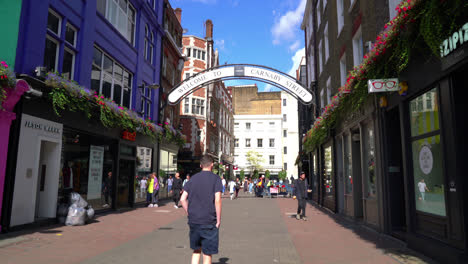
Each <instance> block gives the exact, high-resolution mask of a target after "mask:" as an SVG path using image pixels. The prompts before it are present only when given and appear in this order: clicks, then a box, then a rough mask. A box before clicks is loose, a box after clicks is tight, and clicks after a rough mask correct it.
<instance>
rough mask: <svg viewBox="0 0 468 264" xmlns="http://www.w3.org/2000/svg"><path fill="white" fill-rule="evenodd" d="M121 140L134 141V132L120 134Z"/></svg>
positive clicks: (125, 131)
mask: <svg viewBox="0 0 468 264" xmlns="http://www.w3.org/2000/svg"><path fill="white" fill-rule="evenodd" d="M122 139H125V140H129V141H135V139H136V132H128V131H127V130H124V131H123V132H122Z"/></svg>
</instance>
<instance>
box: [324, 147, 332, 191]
mask: <svg viewBox="0 0 468 264" xmlns="http://www.w3.org/2000/svg"><path fill="white" fill-rule="evenodd" d="M323 165H324V166H323V184H324V189H325V195H326V196H333V188H334V186H333V184H334V182H333V175H332V168H333V167H332V166H333V164H332V147H331V146H329V147H326V148H325V149H324V164H323Z"/></svg>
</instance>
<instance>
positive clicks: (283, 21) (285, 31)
mask: <svg viewBox="0 0 468 264" xmlns="http://www.w3.org/2000/svg"><path fill="white" fill-rule="evenodd" d="M300 1H301V2H300V3H299V6H298V7H297V8H296V9H295V10H293V11H288V12H287V13H286V14H284V15H283V16H281V17H280V18H279V19H277V21H276V22H275V24H274V25H273V28H272V29H271V33H272V34H273V44H280V43H281V41H283V40H287V41H288V40H291V39H294V37H295V35H296V32H297V31H298V30H299V25H300V23H301V21H302V16H303V14H304V9H305V5H306V2H307V1H306V0H300Z"/></svg>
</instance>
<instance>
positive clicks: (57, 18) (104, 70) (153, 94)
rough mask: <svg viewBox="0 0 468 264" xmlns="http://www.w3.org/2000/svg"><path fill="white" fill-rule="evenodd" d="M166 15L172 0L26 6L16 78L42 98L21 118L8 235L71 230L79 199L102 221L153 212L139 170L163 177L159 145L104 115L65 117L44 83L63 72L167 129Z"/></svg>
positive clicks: (29, 99)
mask: <svg viewBox="0 0 468 264" xmlns="http://www.w3.org/2000/svg"><path fill="white" fill-rule="evenodd" d="M163 9H164V1H163V0H73V1H71V0H23V2H22V7H21V17H20V23H19V34H18V46H17V50H16V59H15V66H14V71H15V72H16V73H17V77H18V78H20V79H24V80H26V81H27V82H28V83H29V85H30V87H31V88H32V89H33V91H35V92H31V91H30V92H27V93H26V94H25V96H23V97H22V98H21V100H20V101H19V102H18V104H17V105H16V107H15V110H14V111H15V114H16V119H15V120H14V121H13V122H12V125H11V129H10V137H9V149H8V157H7V168H6V173H5V190H4V193H3V203H2V205H3V206H2V208H1V210H2V214H1V217H0V224H1V227H2V232H3V231H11V230H17V229H21V228H22V227H23V226H24V225H29V224H32V223H36V222H41V221H57V220H58V221H59V222H64V221H65V216H63V215H60V210H57V208H60V207H61V206H64V205H65V204H67V203H68V201H67V200H68V197H69V194H70V193H71V192H77V193H79V194H80V195H81V196H82V197H83V198H84V199H85V200H87V202H88V203H89V204H90V205H91V206H92V207H93V208H94V209H95V210H98V211H99V210H109V209H119V208H127V207H133V206H134V205H135V204H136V203H142V202H145V200H146V190H143V189H142V188H140V186H139V185H140V180H141V179H142V177H143V176H146V175H143V174H140V173H139V170H140V168H141V167H143V166H144V167H145V168H147V170H146V172H145V173H147V171H157V160H158V157H157V156H158V155H157V153H158V151H157V149H158V146H157V145H156V144H155V142H154V140H153V139H151V138H149V137H147V136H145V135H143V134H140V133H138V132H137V133H136V138H133V139H130V140H129V138H123V137H122V129H121V128H108V127H105V126H103V125H102V123H101V122H100V121H99V114H93V115H92V117H91V118H89V117H87V116H86V115H84V114H83V113H78V112H74V111H70V110H65V111H63V112H62V113H60V114H57V113H56V112H55V111H54V110H53V108H52V102H51V97H50V96H48V95H49V93H50V92H51V88H50V87H48V86H47V85H46V84H45V83H44V74H45V73H46V72H49V71H52V72H53V71H56V72H58V73H59V74H61V75H62V76H63V77H64V78H68V79H71V80H74V81H76V82H77V83H78V84H79V85H81V86H84V87H86V88H89V89H92V90H94V91H96V92H97V93H98V94H102V95H103V96H105V97H106V98H110V99H111V100H113V101H115V102H116V103H117V104H119V105H121V106H125V107H128V108H129V109H132V110H134V111H135V112H137V113H138V114H139V115H140V116H141V117H142V118H144V119H147V118H151V120H154V122H158V117H159V114H158V110H159V108H158V106H159V94H160V93H159V91H158V90H157V87H159V83H160V79H161V78H160V74H161V63H162V57H161V50H162V38H163V36H164V28H163V16H164V10H163Z"/></svg>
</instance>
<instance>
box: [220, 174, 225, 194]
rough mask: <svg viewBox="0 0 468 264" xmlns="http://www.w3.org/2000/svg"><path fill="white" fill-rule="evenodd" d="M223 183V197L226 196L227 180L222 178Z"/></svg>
mask: <svg viewBox="0 0 468 264" xmlns="http://www.w3.org/2000/svg"><path fill="white" fill-rule="evenodd" d="M221 183H222V184H223V195H224V191H225V190H226V179H224V177H222V176H221Z"/></svg>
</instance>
